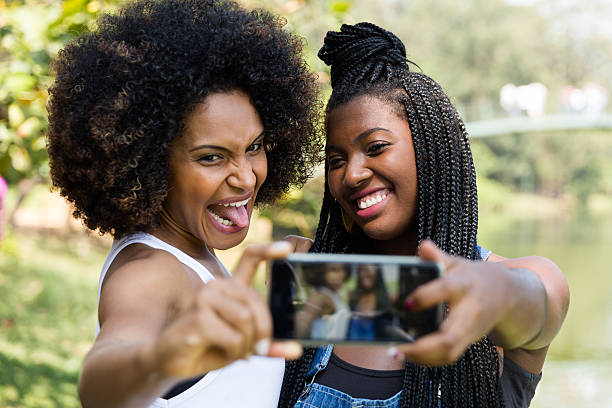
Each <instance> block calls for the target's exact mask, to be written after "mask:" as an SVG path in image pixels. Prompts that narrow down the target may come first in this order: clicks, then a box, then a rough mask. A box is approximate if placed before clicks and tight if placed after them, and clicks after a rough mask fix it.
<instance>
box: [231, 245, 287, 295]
mask: <svg viewBox="0 0 612 408" xmlns="http://www.w3.org/2000/svg"><path fill="white" fill-rule="evenodd" d="M291 250H292V245H291V243H289V242H287V241H276V242H272V243H271V244H251V245H248V246H247V247H246V248H245V249H244V252H243V253H242V257H240V260H239V261H238V265H237V266H236V268H235V269H234V279H236V280H239V281H241V282H243V283H245V284H247V285H250V284H251V281H252V280H253V277H254V276H255V272H257V266H258V265H259V263H260V262H261V261H263V260H267V259H278V258H285V257H287V255H289V254H290V253H291Z"/></svg>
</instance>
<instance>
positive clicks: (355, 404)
mask: <svg viewBox="0 0 612 408" xmlns="http://www.w3.org/2000/svg"><path fill="white" fill-rule="evenodd" d="M333 350H334V345H333V344H328V345H326V346H322V347H319V348H318V349H317V352H316V353H315V356H314V359H313V360H312V365H311V366H310V370H308V372H307V373H306V378H307V379H310V382H309V383H308V384H306V386H305V387H304V390H303V391H302V394H301V395H300V398H298V401H297V403H296V404H295V408H313V407H316V408H320V407H325V408H361V407H364V408H365V407H377V408H378V407H380V408H383V407H384V408H397V407H399V406H400V401H401V395H402V392H401V391H400V392H398V393H397V394H395V395H394V396H392V397H391V398H388V399H385V400H371V399H367V398H353V397H351V396H350V395H348V394H345V393H343V392H341V391H338V390H335V389H333V388H329V387H326V386H324V385H321V384H317V383H315V382H314V380H315V377H316V376H317V374H318V373H319V372H321V371H323V370H324V369H325V367H327V363H328V362H329V358H330V357H331V354H332V351H333Z"/></svg>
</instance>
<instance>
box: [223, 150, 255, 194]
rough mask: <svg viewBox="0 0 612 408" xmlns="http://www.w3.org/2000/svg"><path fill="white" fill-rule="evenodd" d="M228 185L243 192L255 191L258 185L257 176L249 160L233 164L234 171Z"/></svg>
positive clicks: (228, 178)
mask: <svg viewBox="0 0 612 408" xmlns="http://www.w3.org/2000/svg"><path fill="white" fill-rule="evenodd" d="M227 183H228V184H229V185H230V186H232V187H236V188H239V189H241V190H253V189H254V188H255V184H256V183H257V176H256V175H255V172H254V171H253V166H252V164H251V162H249V160H248V159H246V158H243V159H240V160H239V161H236V162H235V163H233V164H232V170H231V173H230V175H229V176H228V177H227Z"/></svg>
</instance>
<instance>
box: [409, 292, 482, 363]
mask: <svg viewBox="0 0 612 408" xmlns="http://www.w3.org/2000/svg"><path fill="white" fill-rule="evenodd" d="M487 331H488V329H487V323H486V322H485V321H484V319H482V318H481V316H478V314H477V313H475V312H474V308H473V305H471V304H468V303H462V304H459V305H458V306H457V307H456V308H455V309H452V310H451V313H450V314H449V317H448V318H447V320H445V321H444V323H443V324H442V325H441V326H440V330H439V331H437V332H435V333H433V334H430V335H427V336H424V337H421V338H420V339H418V340H417V341H416V342H414V343H412V344H409V345H401V346H397V350H398V352H399V354H400V355H403V356H404V357H405V358H407V359H409V360H411V361H413V362H415V363H418V364H425V365H446V364H452V363H454V362H455V361H456V360H457V359H458V358H459V357H461V355H462V354H463V353H464V352H465V351H466V350H467V348H468V347H469V346H470V345H471V344H472V343H474V342H475V341H477V340H479V339H481V338H482V337H483V336H484V335H486V333H487Z"/></svg>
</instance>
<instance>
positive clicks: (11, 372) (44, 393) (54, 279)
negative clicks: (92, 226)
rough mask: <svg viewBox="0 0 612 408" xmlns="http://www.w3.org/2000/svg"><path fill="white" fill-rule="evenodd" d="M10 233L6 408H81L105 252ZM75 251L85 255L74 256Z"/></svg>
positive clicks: (2, 389)
mask: <svg viewBox="0 0 612 408" xmlns="http://www.w3.org/2000/svg"><path fill="white" fill-rule="evenodd" d="M87 240H88V239H87V238H86V237H85V238H83V237H81V238H78V239H73V240H68V241H67V240H66V239H63V240H60V239H57V238H42V237H39V236H32V235H18V234H11V233H9V234H8V235H7V236H6V237H5V240H4V242H3V243H2V247H0V251H1V252H0V406H2V407H78V406H80V404H79V402H78V398H77V390H76V386H77V381H78V375H79V370H80V365H81V361H82V359H83V357H84V355H85V353H86V352H87V350H88V349H89V347H90V345H91V342H92V340H93V330H94V327H95V321H96V320H95V319H96V315H95V313H96V291H97V288H96V285H97V278H98V273H99V269H100V267H101V265H102V263H103V260H104V255H105V252H106V251H105V249H103V248H96V247H95V246H93V247H92V246H90V245H87V244H85V245H84V241H87ZM74 248H78V250H77V249H74Z"/></svg>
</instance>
